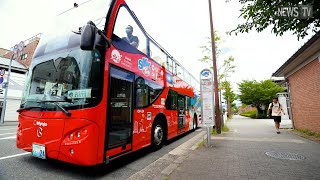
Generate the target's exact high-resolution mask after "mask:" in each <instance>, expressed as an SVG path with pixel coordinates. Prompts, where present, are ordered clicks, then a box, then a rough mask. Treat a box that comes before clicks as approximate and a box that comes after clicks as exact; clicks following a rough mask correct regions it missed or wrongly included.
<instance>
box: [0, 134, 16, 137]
mask: <svg viewBox="0 0 320 180" xmlns="http://www.w3.org/2000/svg"><path fill="white" fill-rule="evenodd" d="M9 134H16V133H3V134H0V136H3V135H9Z"/></svg>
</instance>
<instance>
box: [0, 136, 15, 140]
mask: <svg viewBox="0 0 320 180" xmlns="http://www.w3.org/2000/svg"><path fill="white" fill-rule="evenodd" d="M15 138H16V136H9V137H5V138H0V140H5V139H15Z"/></svg>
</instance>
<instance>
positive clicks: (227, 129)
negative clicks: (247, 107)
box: [222, 124, 230, 132]
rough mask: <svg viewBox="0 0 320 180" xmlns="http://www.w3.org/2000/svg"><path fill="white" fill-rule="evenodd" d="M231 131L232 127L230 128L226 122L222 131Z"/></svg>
mask: <svg viewBox="0 0 320 180" xmlns="http://www.w3.org/2000/svg"><path fill="white" fill-rule="evenodd" d="M228 131H230V129H229V128H228V126H227V125H226V124H225V125H224V126H223V127H222V132H228Z"/></svg>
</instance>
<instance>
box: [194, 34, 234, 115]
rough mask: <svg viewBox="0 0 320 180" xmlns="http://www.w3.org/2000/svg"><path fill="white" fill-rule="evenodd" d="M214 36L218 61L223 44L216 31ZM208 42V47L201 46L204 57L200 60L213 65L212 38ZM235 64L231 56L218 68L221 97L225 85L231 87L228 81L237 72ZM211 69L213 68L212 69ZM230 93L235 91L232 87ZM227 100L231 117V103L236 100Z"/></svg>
mask: <svg viewBox="0 0 320 180" xmlns="http://www.w3.org/2000/svg"><path fill="white" fill-rule="evenodd" d="M214 34H215V39H214V41H215V45H216V54H217V59H218V56H219V54H220V49H219V45H220V44H221V38H220V36H219V35H218V34H217V32H216V31H215V32H214ZM207 40H208V41H207V45H204V46H200V48H201V49H202V52H203V54H204V56H203V57H202V58H201V59H199V61H202V62H205V63H211V62H212V57H211V55H212V53H211V50H212V48H211V46H212V43H211V38H209V37H207ZM233 62H234V58H233V57H232V56H229V58H228V59H225V60H224V61H223V64H222V66H220V67H218V68H217V71H218V83H219V94H220V96H221V90H225V89H224V88H225V87H224V86H223V84H225V83H229V86H230V82H228V81H227V78H228V77H230V74H231V73H234V72H235V67H236V66H235V65H233ZM211 68H213V67H211ZM230 91H231V92H232V93H233V91H232V90H231V86H230ZM233 94H234V93H233ZM223 95H224V94H223ZM228 95H229V94H228ZM234 96H235V94H234ZM225 97H226V96H225ZM226 99H227V101H228V114H229V115H230V114H231V103H232V102H233V101H234V99H233V98H231V100H229V99H228V98H227V97H226ZM220 102H221V101H220Z"/></svg>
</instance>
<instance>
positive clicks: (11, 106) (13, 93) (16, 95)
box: [0, 57, 27, 122]
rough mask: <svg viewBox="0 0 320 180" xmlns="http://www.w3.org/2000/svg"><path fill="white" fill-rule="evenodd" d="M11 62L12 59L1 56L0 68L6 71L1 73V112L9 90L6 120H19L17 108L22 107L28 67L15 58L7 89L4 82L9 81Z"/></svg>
mask: <svg viewBox="0 0 320 180" xmlns="http://www.w3.org/2000/svg"><path fill="white" fill-rule="evenodd" d="M9 64H10V59H7V58H2V57H0V70H2V72H3V73H4V74H3V73H2V74H1V75H0V114H1V111H2V106H3V100H4V94H5V91H6V90H8V93H7V104H6V111H5V116H4V117H5V118H4V121H5V122H7V121H17V120H18V113H17V109H19V107H20V103H21V97H22V92H23V88H24V83H25V79H26V72H27V69H26V67H25V66H24V65H22V64H21V63H19V62H17V61H15V60H13V61H12V64H11V73H10V82H9V86H8V87H9V88H8V89H7V88H5V86H4V84H5V83H6V82H8V80H7V78H8V69H9Z"/></svg>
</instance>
